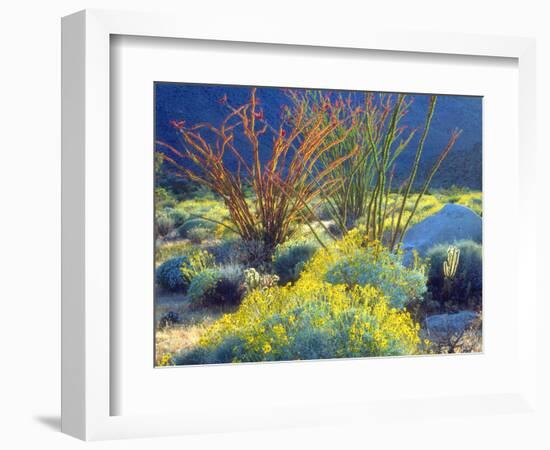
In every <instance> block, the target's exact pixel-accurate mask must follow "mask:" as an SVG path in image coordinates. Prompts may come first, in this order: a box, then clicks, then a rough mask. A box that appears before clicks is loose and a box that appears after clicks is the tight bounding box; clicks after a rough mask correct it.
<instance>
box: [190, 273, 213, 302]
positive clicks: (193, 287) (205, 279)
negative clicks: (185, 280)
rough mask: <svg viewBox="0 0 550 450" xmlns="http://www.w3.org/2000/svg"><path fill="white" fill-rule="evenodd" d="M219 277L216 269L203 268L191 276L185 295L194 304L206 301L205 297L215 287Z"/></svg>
mask: <svg viewBox="0 0 550 450" xmlns="http://www.w3.org/2000/svg"><path fill="white" fill-rule="evenodd" d="M218 279H219V271H218V270H217V269H205V270H203V271H202V272H199V273H198V274H197V275H195V276H194V277H193V279H192V280H191V283H190V284H189V289H188V290H187V295H188V296H189V299H190V300H191V303H193V304H194V305H202V304H205V303H207V298H208V297H209V296H210V294H211V292H212V291H213V290H214V288H215V287H216V283H217V282H218Z"/></svg>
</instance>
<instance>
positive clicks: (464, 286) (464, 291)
mask: <svg viewBox="0 0 550 450" xmlns="http://www.w3.org/2000/svg"><path fill="white" fill-rule="evenodd" d="M453 246H455V247H457V248H458V249H459V250H460V258H459V261H458V267H457V270H456V273H455V275H454V276H453V277H452V278H451V279H448V278H445V275H444V273H443V263H444V261H446V260H447V250H448V248H449V246H448V245H446V244H444V245H437V246H435V247H433V248H431V249H430V250H429V251H428V253H427V257H428V258H429V262H430V268H429V271H428V290H429V292H430V295H431V297H432V299H433V300H434V301H436V302H438V303H439V304H440V305H445V304H447V305H448V306H449V305H457V306H466V307H472V306H481V299H482V290H483V271H482V267H483V266H482V247H481V245H480V244H478V243H476V242H474V241H459V242H456V243H454V244H453Z"/></svg>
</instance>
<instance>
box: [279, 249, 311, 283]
mask: <svg viewBox="0 0 550 450" xmlns="http://www.w3.org/2000/svg"><path fill="white" fill-rule="evenodd" d="M317 249H318V246H317V245H315V244H313V243H311V242H296V243H292V244H289V245H287V246H283V247H280V248H278V249H277V251H276V252H275V256H274V258H273V268H274V270H275V273H276V274H277V275H278V276H279V281H280V283H281V284H286V283H289V282H294V281H296V280H297V279H298V277H299V276H300V272H301V271H302V269H303V268H304V265H305V263H306V262H307V261H309V259H310V258H311V257H312V256H313V255H314V254H315V252H316V251H317Z"/></svg>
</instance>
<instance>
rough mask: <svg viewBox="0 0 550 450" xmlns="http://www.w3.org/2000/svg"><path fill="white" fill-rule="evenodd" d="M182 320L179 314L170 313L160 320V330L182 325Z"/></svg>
mask: <svg viewBox="0 0 550 450" xmlns="http://www.w3.org/2000/svg"><path fill="white" fill-rule="evenodd" d="M180 321H181V319H180V316H179V314H178V313H177V312H174V311H168V312H167V313H166V314H164V315H163V316H162V317H161V318H160V320H159V328H165V327H169V326H171V325H174V324H176V323H180Z"/></svg>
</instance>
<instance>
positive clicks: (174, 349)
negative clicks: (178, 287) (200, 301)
mask: <svg viewBox="0 0 550 450" xmlns="http://www.w3.org/2000/svg"><path fill="white" fill-rule="evenodd" d="M170 311H173V312H175V313H177V314H178V315H179V317H180V320H181V323H178V324H174V325H170V326H167V327H164V328H160V327H159V325H158V324H159V320H160V318H161V317H162V316H163V315H164V314H166V313H168V312H170ZM231 311H232V310H230V309H228V308H193V307H191V305H190V302H189V300H188V299H187V297H186V296H185V295H181V294H175V295H165V296H159V298H157V303H156V305H155V321H156V324H157V328H156V333H155V365H157V366H159V365H166V364H170V359H171V357H172V356H175V355H176V354H177V353H178V352H180V351H182V350H186V349H189V348H191V347H193V346H194V345H195V344H196V343H197V341H198V340H199V339H200V337H201V336H202V334H203V333H204V332H205V330H206V329H207V328H208V327H209V326H210V325H211V324H212V323H214V322H215V321H216V320H217V319H219V318H220V317H221V316H222V315H223V314H225V313H229V312H231Z"/></svg>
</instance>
